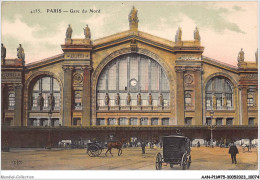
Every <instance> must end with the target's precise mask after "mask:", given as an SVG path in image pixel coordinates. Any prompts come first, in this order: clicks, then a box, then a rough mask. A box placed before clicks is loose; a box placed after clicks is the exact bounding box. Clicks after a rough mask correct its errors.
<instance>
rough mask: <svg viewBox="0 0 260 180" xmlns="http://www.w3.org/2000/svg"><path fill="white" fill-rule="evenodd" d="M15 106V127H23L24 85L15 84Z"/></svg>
mask: <svg viewBox="0 0 260 180" xmlns="http://www.w3.org/2000/svg"><path fill="white" fill-rule="evenodd" d="M14 89H15V105H14V124H13V125H14V126H22V117H23V116H22V107H23V103H22V101H23V98H22V90H23V86H22V84H15V85H14Z"/></svg>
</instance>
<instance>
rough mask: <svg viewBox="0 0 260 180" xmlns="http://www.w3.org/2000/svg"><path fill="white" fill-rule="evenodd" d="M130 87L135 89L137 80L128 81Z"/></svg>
mask: <svg viewBox="0 0 260 180" xmlns="http://www.w3.org/2000/svg"><path fill="white" fill-rule="evenodd" d="M130 85H131V86H133V87H135V86H136V85H137V80H136V79H131V80H130Z"/></svg>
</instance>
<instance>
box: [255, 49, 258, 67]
mask: <svg viewBox="0 0 260 180" xmlns="http://www.w3.org/2000/svg"><path fill="white" fill-rule="evenodd" d="M255 62H256V64H258V48H257V50H256V52H255Z"/></svg>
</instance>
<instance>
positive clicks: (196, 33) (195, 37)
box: [194, 27, 200, 41]
mask: <svg viewBox="0 0 260 180" xmlns="http://www.w3.org/2000/svg"><path fill="white" fill-rule="evenodd" d="M194 40H195V41H200V33H199V29H198V27H196V28H195V30H194Z"/></svg>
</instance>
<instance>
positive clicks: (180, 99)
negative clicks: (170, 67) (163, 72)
mask: <svg viewBox="0 0 260 180" xmlns="http://www.w3.org/2000/svg"><path fill="white" fill-rule="evenodd" d="M175 71H176V83H177V88H176V90H177V92H176V104H177V105H176V112H177V125H184V87H183V74H184V71H185V67H182V66H177V67H175Z"/></svg>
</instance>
